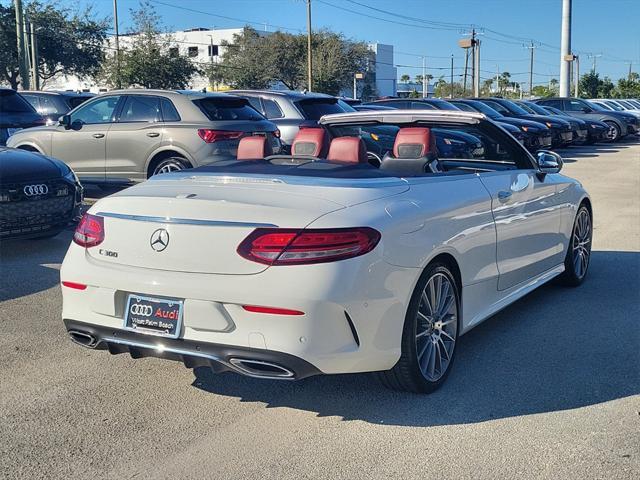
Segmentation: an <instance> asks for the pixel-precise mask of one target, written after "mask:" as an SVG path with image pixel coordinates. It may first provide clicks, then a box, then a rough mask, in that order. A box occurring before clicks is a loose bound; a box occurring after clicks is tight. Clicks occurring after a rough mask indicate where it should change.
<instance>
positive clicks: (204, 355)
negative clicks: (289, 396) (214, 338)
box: [81, 337, 295, 380]
mask: <svg viewBox="0 0 640 480" xmlns="http://www.w3.org/2000/svg"><path fill="white" fill-rule="evenodd" d="M102 342H105V343H114V344H116V345H124V346H126V347H133V348H144V349H147V350H155V351H156V352H159V353H162V352H167V353H174V354H176V355H184V356H187V357H199V358H204V359H206V360H212V361H214V362H218V363H221V364H223V365H226V366H227V367H229V369H231V370H233V371H234V372H236V373H239V374H241V375H244V376H246V377H253V378H264V379H268V380H295V377H294V376H293V374H292V376H290V377H284V376H281V375H273V376H271V375H255V374H252V373H250V372H249V371H248V370H246V369H243V368H241V367H238V366H236V365H234V364H233V363H230V362H226V361H225V360H223V359H222V358H220V357H216V356H215V355H210V354H207V353H202V352H193V351H190V350H182V349H179V348H172V347H165V346H164V345H162V344H157V345H153V344H148V343H141V342H132V341H129V340H121V339H119V338H114V337H104V338H101V339H99V341H98V343H97V344H96V345H95V346H97V345H98V344H100V343H102ZM81 345H82V344H81ZM83 346H86V345H83ZM93 348H95V347H93ZM247 360H248V361H251V362H259V361H258V360H249V359H247ZM265 363H268V362H265ZM273 365H274V366H276V367H279V368H282V369H283V370H287V371H290V370H288V369H286V368H284V367H282V366H280V365H276V364H273Z"/></svg>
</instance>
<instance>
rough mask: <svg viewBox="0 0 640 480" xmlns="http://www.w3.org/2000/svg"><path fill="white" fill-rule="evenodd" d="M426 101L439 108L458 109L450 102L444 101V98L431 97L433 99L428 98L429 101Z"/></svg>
mask: <svg viewBox="0 0 640 480" xmlns="http://www.w3.org/2000/svg"><path fill="white" fill-rule="evenodd" d="M427 103H431V104H433V105H434V106H435V107H436V108H438V109H439V110H460V109H459V108H458V107H456V106H455V105H452V104H451V103H449V102H446V101H444V100H437V99H433V100H429V102H427Z"/></svg>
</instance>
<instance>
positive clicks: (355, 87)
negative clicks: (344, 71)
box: [353, 73, 364, 100]
mask: <svg viewBox="0 0 640 480" xmlns="http://www.w3.org/2000/svg"><path fill="white" fill-rule="evenodd" d="M363 78H364V73H356V74H354V75H353V98H354V100H357V99H358V83H357V81H358V80H362V79H363Z"/></svg>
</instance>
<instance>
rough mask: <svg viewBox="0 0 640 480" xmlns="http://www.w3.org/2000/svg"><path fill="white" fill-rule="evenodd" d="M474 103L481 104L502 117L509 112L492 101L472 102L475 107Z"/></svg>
mask: <svg viewBox="0 0 640 480" xmlns="http://www.w3.org/2000/svg"><path fill="white" fill-rule="evenodd" d="M475 102H477V103H482V104H483V105H488V106H489V107H490V108H493V109H494V110H495V111H497V112H498V113H500V114H502V115H504V114H508V113H509V110H508V109H507V108H505V107H503V106H502V105H500V104H499V103H498V102H495V101H493V100H482V101H480V100H474V105H475Z"/></svg>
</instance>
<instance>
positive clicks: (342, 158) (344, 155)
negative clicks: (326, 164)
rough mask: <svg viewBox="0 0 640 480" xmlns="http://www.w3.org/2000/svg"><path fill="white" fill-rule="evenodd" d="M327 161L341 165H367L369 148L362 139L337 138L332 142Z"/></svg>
mask: <svg viewBox="0 0 640 480" xmlns="http://www.w3.org/2000/svg"><path fill="white" fill-rule="evenodd" d="M327 160H329V161H330V162H340V163H367V147H366V146H365V144H364V141H363V140H362V139H361V138H360V137H337V138H334V139H333V140H331V145H330V146H329V154H328V155H327Z"/></svg>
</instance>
